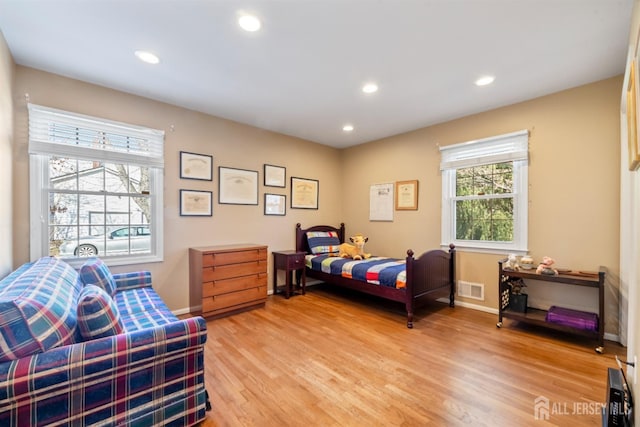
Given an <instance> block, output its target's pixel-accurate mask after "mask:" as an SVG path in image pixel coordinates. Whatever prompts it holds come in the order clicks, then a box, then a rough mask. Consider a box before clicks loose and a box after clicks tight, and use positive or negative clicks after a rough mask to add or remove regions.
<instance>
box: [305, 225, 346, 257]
mask: <svg viewBox="0 0 640 427" xmlns="http://www.w3.org/2000/svg"><path fill="white" fill-rule="evenodd" d="M307 242H308V243H309V249H311V253H312V254H314V255H319V254H331V253H336V254H337V253H338V252H339V251H340V238H339V237H338V233H336V232H335V231H308V232H307Z"/></svg>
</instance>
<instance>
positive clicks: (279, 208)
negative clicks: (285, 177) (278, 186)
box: [264, 193, 287, 215]
mask: <svg viewBox="0 0 640 427" xmlns="http://www.w3.org/2000/svg"><path fill="white" fill-rule="evenodd" d="M286 206H287V196H285V195H282V194H268V193H265V195H264V214H265V215H286Z"/></svg>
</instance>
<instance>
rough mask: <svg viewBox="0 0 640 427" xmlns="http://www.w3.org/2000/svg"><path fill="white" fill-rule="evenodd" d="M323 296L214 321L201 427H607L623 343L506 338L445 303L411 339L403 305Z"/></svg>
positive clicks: (427, 312)
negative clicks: (598, 349)
mask: <svg viewBox="0 0 640 427" xmlns="http://www.w3.org/2000/svg"><path fill="white" fill-rule="evenodd" d="M324 286H325V285H319V286H312V287H309V288H307V295H305V296H295V297H292V298H290V299H289V300H286V299H284V298H283V297H282V296H280V295H278V296H270V297H269V298H268V300H267V304H266V307H265V308H264V309H258V310H253V311H249V312H246V313H241V314H237V315H234V316H230V317H226V318H221V319H216V320H211V321H209V322H208V329H209V334H208V340H207V344H206V351H205V359H206V362H205V363H206V387H207V390H208V391H209V396H210V398H211V403H212V405H213V409H212V411H210V412H208V413H207V419H206V420H205V421H204V422H203V423H202V427H211V426H424V425H433V426H487V427H489V426H490V427H495V426H509V427H513V426H529V425H530V426H599V425H601V418H600V415H599V413H598V409H599V407H600V406H599V405H601V404H602V403H603V402H604V401H605V388H606V377H607V367H615V366H616V362H615V359H614V354H618V355H620V356H624V355H625V354H626V350H625V349H624V348H623V347H621V346H619V345H618V344H615V343H610V342H607V343H606V346H605V354H603V355H598V354H596V353H595V352H594V347H595V343H594V342H592V341H589V340H584V339H581V338H573V337H571V336H566V335H563V334H559V333H555V332H550V331H547V330H543V329H536V328H532V327H530V326H525V325H522V326H518V325H517V324H516V323H515V322H512V321H509V320H506V321H505V326H503V328H502V329H497V328H496V326H495V324H496V321H497V315H491V314H487V313H482V312H479V311H475V310H471V309H465V308H461V307H456V308H455V309H451V308H449V307H448V306H447V305H445V304H441V303H437V302H432V303H430V304H429V305H428V306H426V307H424V308H423V309H419V310H417V313H416V321H415V326H414V329H412V330H411V329H407V328H406V326H405V321H406V319H405V315H404V311H403V309H404V307H403V306H402V305H400V304H396V303H390V302H386V301H381V300H378V299H375V298H370V297H367V296H365V295H362V294H353V293H349V292H346V291H342V290H339V289H336V288H325V287H324ZM536 398H540V399H548V406H547V408H548V410H549V414H550V415H549V418H548V420H547V421H545V420H543V419H536V418H535V417H534V401H535V399H536ZM540 404H541V405H542V406H545V404H546V401H544V400H542V401H541V403H540Z"/></svg>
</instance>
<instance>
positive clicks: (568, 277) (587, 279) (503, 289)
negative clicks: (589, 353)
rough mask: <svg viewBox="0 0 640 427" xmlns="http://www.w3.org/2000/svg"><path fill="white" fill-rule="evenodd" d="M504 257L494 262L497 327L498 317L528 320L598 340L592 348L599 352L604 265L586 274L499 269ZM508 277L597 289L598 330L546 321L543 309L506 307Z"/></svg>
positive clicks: (601, 334)
mask: <svg viewBox="0 0 640 427" xmlns="http://www.w3.org/2000/svg"><path fill="white" fill-rule="evenodd" d="M505 261H506V260H502V261H498V292H499V295H498V323H497V324H496V326H497V327H498V328H501V327H502V319H503V318H509V319H513V320H517V321H519V322H525V323H530V324H534V325H538V326H544V327H546V328H550V329H555V330H559V331H564V332H570V333H573V334H577V335H582V336H586V337H591V338H596V339H597V340H598V346H597V347H596V348H595V350H596V352H598V353H602V352H603V351H604V277H605V272H604V268H601V269H600V271H599V272H597V273H593V274H589V273H583V274H581V273H580V272H578V273H576V274H575V275H574V274H558V275H554V276H550V275H545V274H537V273H536V271H535V270H519V271H514V270H505V269H504V268H503V262H505ZM509 278H521V279H526V280H540V281H543V282H552V283H557V284H564V285H574V286H586V287H590V288H597V289H598V330H597V331H595V332H592V331H586V330H581V329H576V328H572V327H568V326H563V325H558V324H555V323H550V322H547V321H546V320H545V319H546V314H547V311H546V310H538V309H535V308H531V307H528V308H527V311H526V312H525V313H521V312H518V311H514V310H511V309H510V308H509V298H510V292H511V290H510V286H509V285H508V280H509Z"/></svg>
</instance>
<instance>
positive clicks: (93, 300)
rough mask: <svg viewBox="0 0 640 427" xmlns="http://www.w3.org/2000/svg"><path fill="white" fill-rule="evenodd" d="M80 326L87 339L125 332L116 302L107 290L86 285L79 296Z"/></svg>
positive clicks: (84, 338) (83, 336)
mask: <svg viewBox="0 0 640 427" xmlns="http://www.w3.org/2000/svg"><path fill="white" fill-rule="evenodd" d="M78 328H79V329H80V336H82V339H83V340H85V341H88V340H91V339H94V338H102V337H110V336H112V335H118V334H121V333H123V332H124V328H123V326H122V320H120V313H119V312H118V308H117V307H116V303H115V302H114V301H113V299H112V298H111V296H110V295H109V294H107V292H106V291H105V290H104V289H102V288H100V287H98V286H95V285H86V286H85V287H84V288H83V289H82V291H80V296H79V297H78Z"/></svg>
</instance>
